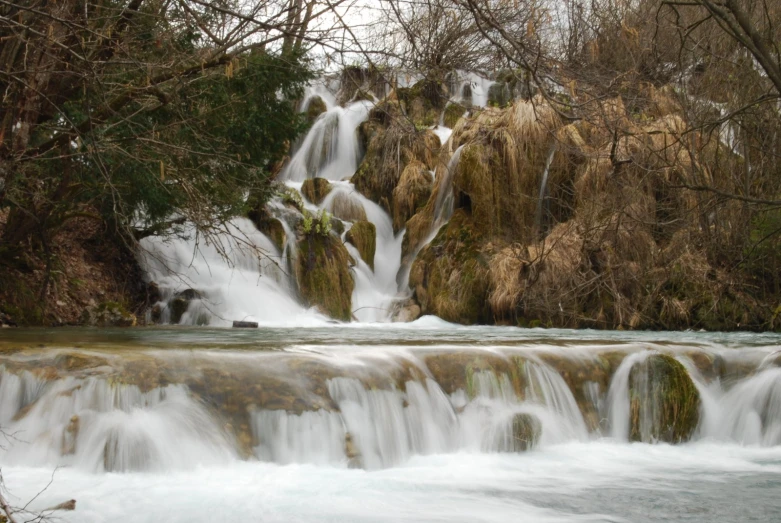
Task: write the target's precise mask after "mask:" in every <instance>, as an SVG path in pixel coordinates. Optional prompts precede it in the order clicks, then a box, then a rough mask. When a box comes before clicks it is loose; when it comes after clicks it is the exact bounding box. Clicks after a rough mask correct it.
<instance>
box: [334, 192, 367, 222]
mask: <svg viewBox="0 0 781 523" xmlns="http://www.w3.org/2000/svg"><path fill="white" fill-rule="evenodd" d="M331 213H332V214H333V215H334V216H336V217H337V218H339V219H340V220H344V221H346V222H360V221H366V210H365V209H364V208H363V205H361V202H360V201H358V200H357V199H356V198H353V197H351V196H350V195H349V194H348V193H345V192H340V193H338V194H336V195H335V196H334V199H333V201H331Z"/></svg>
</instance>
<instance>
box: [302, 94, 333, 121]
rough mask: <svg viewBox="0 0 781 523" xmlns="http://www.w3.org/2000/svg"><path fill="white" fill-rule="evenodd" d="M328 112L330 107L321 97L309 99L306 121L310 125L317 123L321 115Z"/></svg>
mask: <svg viewBox="0 0 781 523" xmlns="http://www.w3.org/2000/svg"><path fill="white" fill-rule="evenodd" d="M326 111H328V106H327V105H326V104H325V101H324V100H323V99H322V98H320V97H319V96H313V97H312V98H310V99H309V104H308V105H307V106H306V119H307V121H308V122H309V125H312V124H313V123H315V120H317V119H318V118H319V117H320V115H321V114H323V113H324V112H326Z"/></svg>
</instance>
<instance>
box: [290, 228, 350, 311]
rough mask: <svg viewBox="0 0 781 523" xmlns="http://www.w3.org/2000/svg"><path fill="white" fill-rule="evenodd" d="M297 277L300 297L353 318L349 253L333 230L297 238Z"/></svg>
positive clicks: (324, 308) (312, 303)
mask: <svg viewBox="0 0 781 523" xmlns="http://www.w3.org/2000/svg"><path fill="white" fill-rule="evenodd" d="M296 277H297V281H298V288H299V291H300V292H301V297H302V298H303V299H304V300H305V301H306V302H307V303H308V304H309V305H310V306H314V307H317V308H319V309H320V310H321V311H322V312H323V313H324V314H327V315H328V316H330V317H332V318H335V319H338V320H343V321H350V319H351V318H352V293H353V286H354V283H353V278H352V275H351V274H350V255H349V254H348V252H347V249H346V248H345V247H344V245H343V244H342V242H341V240H340V239H339V238H337V237H336V236H334V235H332V234H314V233H310V234H306V235H305V236H304V237H303V238H302V239H301V240H299V242H298V258H297V264H296Z"/></svg>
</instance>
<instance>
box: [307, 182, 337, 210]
mask: <svg viewBox="0 0 781 523" xmlns="http://www.w3.org/2000/svg"><path fill="white" fill-rule="evenodd" d="M331 188H332V187H331V183H330V182H329V181H328V180H326V179H325V178H307V179H306V180H304V184H303V185H302V186H301V194H303V195H304V196H305V197H306V199H307V200H309V201H310V202H312V203H313V204H315V205H320V204H321V203H322V202H323V200H324V199H325V197H326V196H328V193H329V192H331Z"/></svg>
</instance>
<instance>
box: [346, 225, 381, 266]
mask: <svg viewBox="0 0 781 523" xmlns="http://www.w3.org/2000/svg"><path fill="white" fill-rule="evenodd" d="M345 239H346V240H347V241H348V242H350V243H352V244H353V245H354V246H355V248H356V249H358V252H359V253H360V255H361V259H363V261H365V262H366V264H367V265H368V266H369V267H371V269H372V270H374V253H375V251H376V249H377V228H376V227H375V225H374V224H373V223H371V222H368V221H358V222H355V223H354V224H353V226H352V227H350V230H349V231H347V235H346V236H345Z"/></svg>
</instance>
